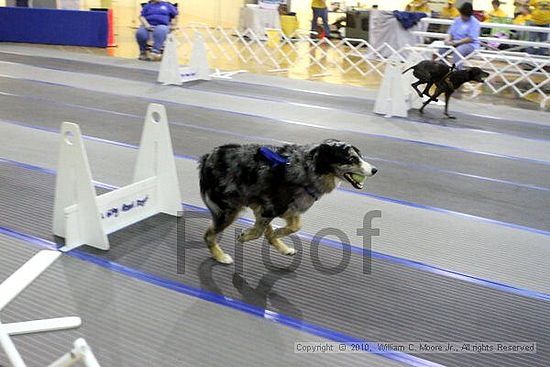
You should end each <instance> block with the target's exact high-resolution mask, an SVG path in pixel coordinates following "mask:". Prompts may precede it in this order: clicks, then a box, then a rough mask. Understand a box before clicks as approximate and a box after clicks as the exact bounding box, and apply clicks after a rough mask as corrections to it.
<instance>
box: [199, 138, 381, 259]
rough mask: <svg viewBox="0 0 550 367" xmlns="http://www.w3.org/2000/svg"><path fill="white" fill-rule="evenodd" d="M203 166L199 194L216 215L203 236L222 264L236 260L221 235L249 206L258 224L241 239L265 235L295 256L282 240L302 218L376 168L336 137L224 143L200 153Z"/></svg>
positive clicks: (359, 186)
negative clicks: (277, 223) (280, 223)
mask: <svg viewBox="0 0 550 367" xmlns="http://www.w3.org/2000/svg"><path fill="white" fill-rule="evenodd" d="M199 170H200V174H199V176H200V190H201V196H202V199H203V201H204V203H205V204H206V206H207V207H208V209H210V212H211V213H212V224H211V225H210V227H209V228H208V229H207V230H206V233H205V234H204V240H205V241H206V244H207V246H208V248H209V250H210V252H211V254H212V257H213V258H214V259H215V260H217V261H218V262H220V263H223V264H231V263H232V262H233V259H232V258H231V257H230V256H229V255H227V254H225V253H224V252H223V250H222V249H221V248H220V246H219V245H218V243H217V241H216V238H217V235H218V234H219V233H221V232H222V231H223V230H224V229H225V228H227V227H228V226H229V225H230V224H231V223H233V221H235V219H236V218H237V216H238V215H239V213H240V212H241V211H242V210H243V209H244V208H245V207H249V208H251V209H252V210H253V212H254V215H255V217H256V222H255V224H254V226H253V227H252V228H250V229H248V230H247V231H245V232H243V233H242V234H241V236H240V237H239V241H240V242H246V241H251V240H254V239H257V238H259V237H261V236H262V235H265V237H266V238H267V240H268V241H269V243H270V244H271V245H273V246H274V247H275V248H276V249H277V250H278V251H279V252H280V253H281V254H284V255H294V254H295V249H293V248H291V247H288V246H287V245H286V244H285V243H284V242H283V241H282V240H281V238H282V237H285V236H288V235H290V234H292V233H295V232H297V231H298V230H299V229H300V227H301V224H300V216H301V215H302V214H303V213H305V212H306V211H307V210H308V209H309V208H310V207H311V206H312V205H313V204H314V203H315V202H316V201H317V200H319V199H320V198H321V197H322V196H323V195H325V194H327V193H329V192H331V191H332V190H334V189H335V188H336V187H337V186H338V184H339V182H340V181H341V180H345V181H347V182H349V183H350V184H351V185H352V186H353V187H354V188H356V189H358V190H360V189H362V188H363V183H364V181H365V179H366V178H367V177H370V176H372V175H374V174H375V173H376V172H377V169H376V168H375V167H374V166H372V165H371V164H369V163H368V162H366V161H365V160H363V158H362V156H361V152H360V151H359V149H357V148H356V147H354V146H352V145H350V144H347V143H344V142H341V141H337V140H332V139H331V140H325V141H323V142H322V143H321V144H315V145H283V146H261V145H254V144H247V145H236V144H232V145H223V146H220V147H217V148H215V149H214V150H213V151H212V152H211V153H209V154H206V155H204V156H202V157H201V159H200V161H199ZM277 217H280V218H283V219H284V220H285V221H286V223H287V224H286V226H285V227H282V228H277V229H273V227H272V226H271V221H272V220H273V219H275V218H277Z"/></svg>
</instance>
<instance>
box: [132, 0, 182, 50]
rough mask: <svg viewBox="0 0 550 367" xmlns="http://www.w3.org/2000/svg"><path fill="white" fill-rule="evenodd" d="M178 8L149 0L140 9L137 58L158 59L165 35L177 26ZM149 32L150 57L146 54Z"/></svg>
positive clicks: (166, 3) (163, 2) (156, 0)
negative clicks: (151, 44) (151, 48)
mask: <svg viewBox="0 0 550 367" xmlns="http://www.w3.org/2000/svg"><path fill="white" fill-rule="evenodd" d="M177 16H178V9H177V8H176V7H175V6H174V5H172V4H170V3H168V2H165V1H160V0H151V1H150V2H149V3H148V4H147V5H145V6H144V7H143V9H142V10H141V16H140V17H139V20H140V22H141V27H139V29H138V30H137V32H136V40H137V42H138V44H139V51H140V54H139V59H140V60H149V59H150V60H153V61H158V60H160V59H161V50H162V47H163V45H164V41H165V40H166V35H167V34H168V32H169V31H170V30H171V29H174V28H176V26H177V19H178V18H177ZM149 32H152V34H153V50H152V53H151V55H150V57H148V56H147V41H148V40H149Z"/></svg>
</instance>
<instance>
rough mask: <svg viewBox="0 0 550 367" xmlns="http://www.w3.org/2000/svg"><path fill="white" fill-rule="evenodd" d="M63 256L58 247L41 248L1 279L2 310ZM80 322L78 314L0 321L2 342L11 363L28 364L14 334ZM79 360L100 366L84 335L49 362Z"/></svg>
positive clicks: (62, 366) (56, 366)
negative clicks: (62, 354)
mask: <svg viewBox="0 0 550 367" xmlns="http://www.w3.org/2000/svg"><path fill="white" fill-rule="evenodd" d="M60 256H61V252H59V251H50V250H44V251H40V252H38V253H37V254H35V255H34V256H33V257H32V258H31V259H29V260H28V261H27V262H26V263H25V264H23V266H21V267H20V268H19V269H18V270H16V271H15V272H14V273H13V274H12V275H10V276H9V277H8V278H7V279H6V280H4V281H3V282H2V283H0V311H2V310H3V309H4V308H5V307H6V306H7V305H8V304H9V303H10V302H11V301H13V300H14V299H15V298H16V297H17V296H18V295H19V294H20V293H21V292H22V291H23V290H25V289H26V288H27V287H28V286H29V285H31V283H32V282H33V281H34V280H35V279H36V278H38V277H39V276H40V275H41V274H42V273H43V272H44V271H45V270H46V269H48V268H49V267H50V266H51V265H52V264H53V263H54V262H55V261H56V260H57V259H58V258H59V257H60ZM81 324H82V320H81V319H80V318H79V317H61V318H53V319H44V320H33V321H24V322H16V323H11V324H2V322H0V346H1V347H2V349H3V350H4V352H5V353H6V356H7V357H8V361H9V362H10V364H11V365H12V367H26V364H25V362H24V361H23V357H21V354H19V351H18V350H17V348H16V347H15V344H14V343H13V341H12V340H11V336H13V335H24V334H32V333H39V332H46V331H57V330H66V329H74V328H77V327H79V326H80V325H81ZM78 361H82V362H84V364H85V366H86V367H99V363H98V362H97V359H96V358H95V356H94V354H93V352H92V350H91V349H90V347H89V346H88V344H87V343H86V341H85V340H84V339H78V340H77V341H75V343H74V347H73V350H72V351H71V352H69V353H67V354H65V355H64V356H63V357H61V358H60V359H58V360H57V361H55V362H54V363H53V364H50V365H49V367H69V366H72V365H74V364H75V363H76V362H78Z"/></svg>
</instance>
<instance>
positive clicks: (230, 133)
mask: <svg viewBox="0 0 550 367" xmlns="http://www.w3.org/2000/svg"><path fill="white" fill-rule="evenodd" d="M0 95H5V96H12V97H16V98H21V99H29V100H38V101H43V102H48V103H49V104H54V105H59V106H64V107H74V108H79V109H84V110H89V111H96V112H101V113H108V114H115V115H119V116H124V117H131V118H138V119H141V118H142V117H143V116H138V115H133V114H129V113H122V112H117V111H111V110H105V109H101V108H95V107H88V106H81V105H77V104H72V103H63V102H59V101H53V100H49V99H46V98H41V97H33V96H21V95H17V94H13V93H7V92H0ZM3 121H6V122H9V123H11V124H14V125H19V126H25V127H28V128H32V129H38V130H44V131H49V132H58V131H57V130H55V129H48V128H44V127H41V126H36V125H28V124H25V123H23V122H20V121H13V120H3ZM170 124H171V125H175V126H182V127H188V128H190V129H195V130H202V131H208V132H213V133H218V134H224V135H228V136H234V137H238V138H242V139H245V140H250V141H255V142H257V141H266V142H270V143H274V144H292V143H293V142H290V141H286V140H280V139H274V138H265V137H262V136H255V135H245V134H239V133H236V132H233V131H229V130H225V129H217V128H208V127H205V126H198V125H193V124H187V123H183V122H174V121H171V122H170ZM87 138H88V139H92V138H93V137H87ZM96 139H100V138H96ZM99 141H102V142H105V143H109V144H116V145H121V144H120V143H118V142H114V141H110V140H105V139H102V140H99ZM124 146H129V147H132V148H135V147H136V146H134V145H129V144H127V145H124ZM176 156H178V155H176ZM179 157H191V158H192V159H196V157H192V156H178V158H179ZM368 159H369V160H372V161H379V162H387V163H391V164H396V165H400V166H402V167H407V168H411V169H415V170H422V171H426V172H434V173H444V174H449V175H457V176H462V177H467V178H472V179H476V180H481V181H488V182H495V183H499V184H504V185H509V186H516V187H522V188H525V189H530V190H539V191H548V192H550V188H547V187H542V186H537V185H530V184H523V183H518V182H513V181H508V180H501V179H496V178H491V177H485V176H478V175H472V174H468V173H463V172H457V171H452V170H445V169H440V168H434V167H431V166H428V165H422V164H415V163H404V162H400V161H396V160H391V159H384V158H380V157H376V156H369V157H368Z"/></svg>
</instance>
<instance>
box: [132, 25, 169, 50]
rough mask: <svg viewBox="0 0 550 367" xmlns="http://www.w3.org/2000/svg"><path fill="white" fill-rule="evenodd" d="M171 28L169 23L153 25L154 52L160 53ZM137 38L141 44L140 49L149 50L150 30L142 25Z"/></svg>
mask: <svg viewBox="0 0 550 367" xmlns="http://www.w3.org/2000/svg"><path fill="white" fill-rule="evenodd" d="M169 31H170V28H169V27H168V26H167V25H162V24H160V25H156V26H154V27H153V52H155V53H158V54H160V52H161V50H162V47H163V46H164V41H165V40H166V36H167V35H168V32H169ZM136 40H137V43H138V44H139V51H140V52H145V51H147V41H148V40H149V31H148V30H147V29H145V27H143V26H141V27H139V29H138V30H137V32H136Z"/></svg>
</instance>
